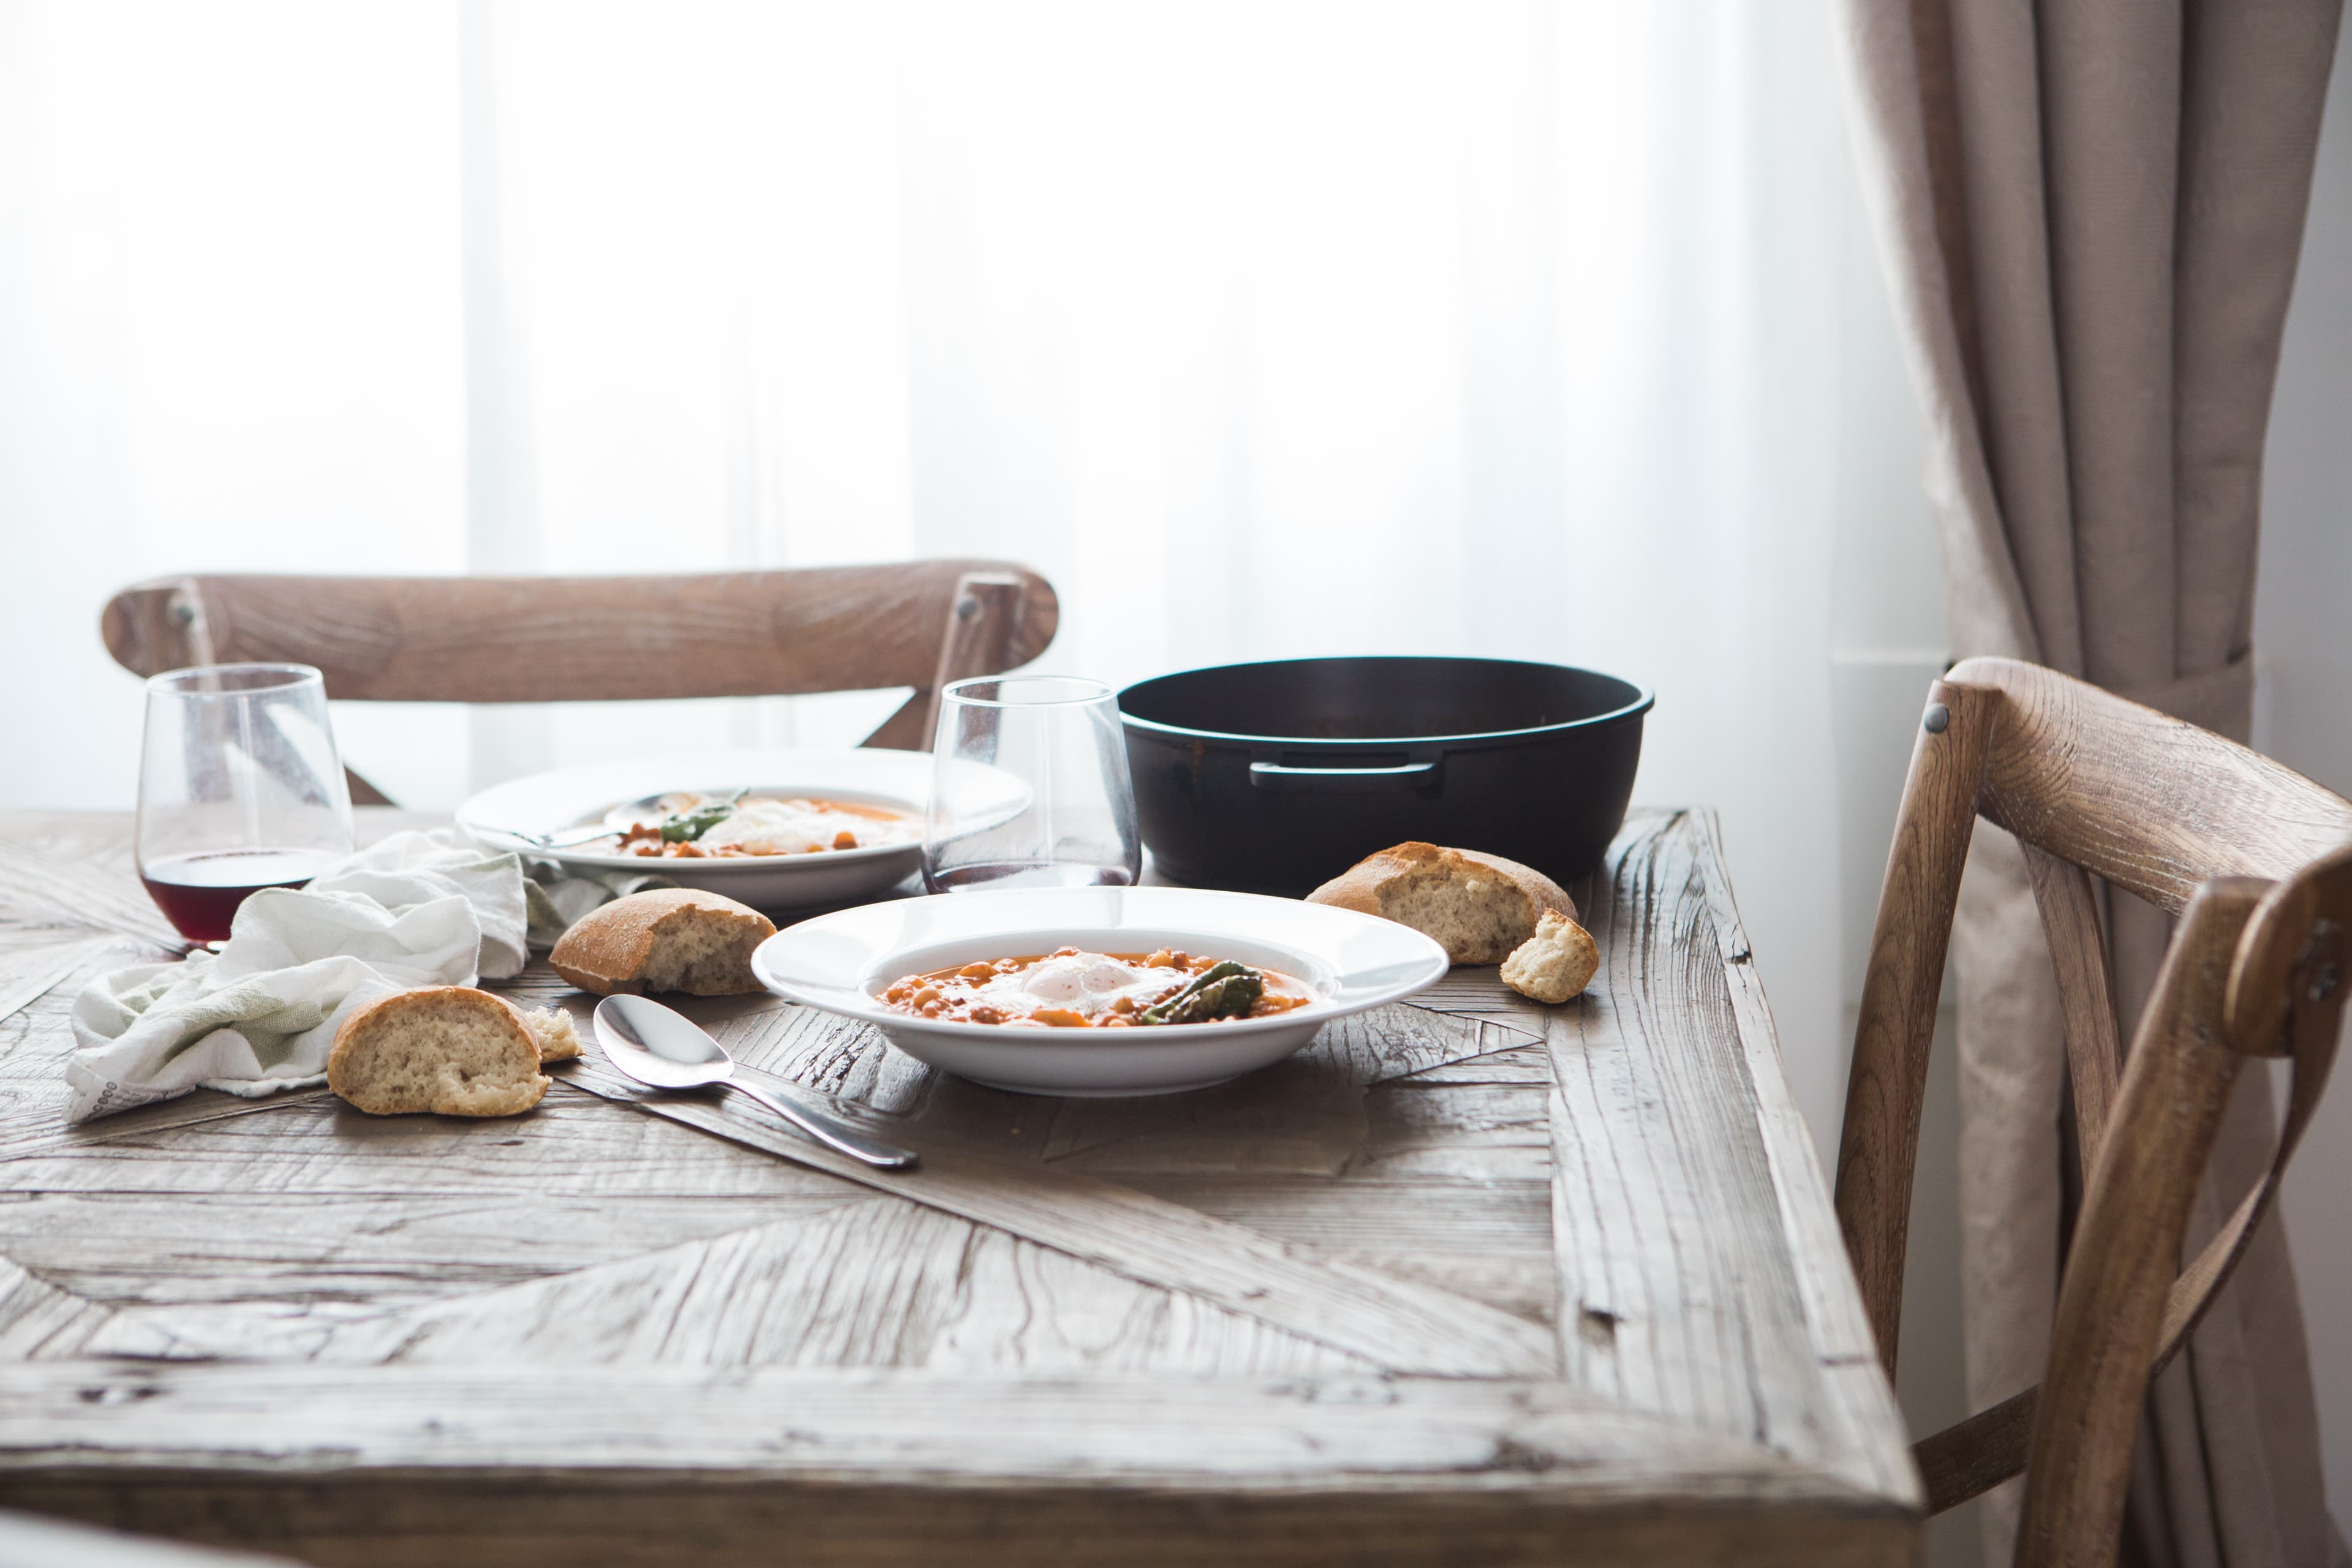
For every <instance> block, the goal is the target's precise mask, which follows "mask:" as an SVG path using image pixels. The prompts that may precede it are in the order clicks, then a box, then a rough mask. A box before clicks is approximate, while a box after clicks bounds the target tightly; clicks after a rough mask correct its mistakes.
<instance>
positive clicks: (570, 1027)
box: [515, 1007, 580, 1062]
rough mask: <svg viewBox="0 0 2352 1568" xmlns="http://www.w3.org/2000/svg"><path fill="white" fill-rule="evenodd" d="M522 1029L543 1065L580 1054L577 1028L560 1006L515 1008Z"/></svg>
mask: <svg viewBox="0 0 2352 1568" xmlns="http://www.w3.org/2000/svg"><path fill="white" fill-rule="evenodd" d="M515 1011H516V1012H518V1013H520V1014H521V1015H522V1026H523V1027H524V1028H526V1029H529V1030H530V1037H531V1040H532V1042H533V1043H534V1044H536V1045H537V1046H538V1047H539V1059H540V1060H541V1061H543V1062H567V1061H570V1060H571V1059H572V1058H573V1057H576V1056H578V1055H579V1054H580V1029H579V1026H577V1025H575V1024H573V1023H572V1015H571V1014H569V1013H567V1012H565V1011H564V1010H563V1009H562V1008H561V1007H518V1008H516V1009H515Z"/></svg>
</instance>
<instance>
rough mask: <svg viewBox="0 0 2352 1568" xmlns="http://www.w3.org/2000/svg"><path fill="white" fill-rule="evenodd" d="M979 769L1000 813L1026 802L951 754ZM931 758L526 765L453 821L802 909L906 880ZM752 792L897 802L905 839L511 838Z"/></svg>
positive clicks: (716, 756) (490, 836) (548, 855)
mask: <svg viewBox="0 0 2352 1568" xmlns="http://www.w3.org/2000/svg"><path fill="white" fill-rule="evenodd" d="M957 765H958V766H960V767H969V768H971V769H973V770H974V771H975V773H978V774H981V775H983V776H982V778H981V779H980V780H979V782H978V783H977V784H975V786H974V788H975V791H993V792H994V793H995V794H997V795H1002V796H1003V807H1004V810H1005V814H1006V815H1007V816H1011V815H1013V813H1015V812H1017V811H1019V810H1020V809H1021V808H1022V806H1023V805H1024V804H1025V803H1026V801H1027V792H1026V789H1025V787H1024V785H1023V784H1022V783H1021V781H1020V780H1019V779H1017V778H1014V777H1013V775H1011V774H1009V773H1000V772H999V771H998V770H996V769H994V768H987V767H983V766H982V765H981V764H979V763H959V764H957ZM930 782H931V758H930V755H929V753H928V752H894V751H887V750H883V749H881V748H878V747H870V748H863V749H860V750H856V751H814V750H793V751H743V752H680V753H677V754H674V755H669V756H648V757H638V758H632V759H631V760H629V761H626V762H615V763H592V764H591V765H589V766H587V767H580V768H564V769H562V770H561V771H559V772H556V773H534V774H532V775H531V776H530V777H529V778H520V779H514V780H511V781H510V782H509V783H506V784H499V785H497V786H496V787H494V788H491V789H486V790H484V791H483V792H482V793H481V794H479V795H476V796H474V797H473V798H472V799H471V800H468V801H467V802H466V804H465V805H461V806H459V807H458V808H457V826H459V827H460V828H461V829H463V830H464V831H465V832H466V833H467V835H469V836H470V837H473V838H474V839H476V840H477V841H478V842H480V843H482V844H486V845H488V846H489V847H492V848H495V849H514V850H519V851H520V852H522V853H523V854H526V855H530V856H534V857H537V858H542V859H549V860H554V861H557V862H560V863H561V864H562V865H563V866H565V867H567V868H571V869H572V870H575V871H577V872H580V873H582V874H583V875H590V874H593V873H596V872H602V871H637V872H651V873H654V874H656V875H658V876H662V877H666V878H667V879H670V880H671V881H673V882H676V883H677V884H678V885H679V886H680V887H686V888H702V889H708V890H709V891H710V892H714V893H724V894H726V895H727V896H728V897H729V898H730V899H735V900H739V901H740V902H743V903H746V904H749V905H751V907H752V908H753V909H757V910H791V909H807V908H810V907H812V906H815V905H821V904H839V903H846V902H849V901H851V900H856V899H864V898H870V897H872V896H874V895H875V894H877V893H880V892H882V891H884V890H885V889H889V888H892V887H895V886H897V885H898V883H900V882H902V881H904V880H906V879H907V878H908V875H909V874H911V873H912V872H913V871H914V870H915V869H916V868H918V867H919V865H920V864H921V863H922V857H923V846H922V833H923V806H924V802H925V801H926V800H927V799H928V798H929V793H930ZM747 787H748V788H749V789H751V792H752V793H753V794H755V795H821V796H825V797H828V798H830V799H834V800H841V801H851V802H855V803H856V804H858V805H887V806H896V807H898V808H899V809H901V810H904V811H906V812H907V813H908V816H909V818H910V820H909V822H908V828H909V830H910V831H911V832H912V833H913V835H914V837H912V838H911V839H909V840H908V842H906V843H904V844H880V845H876V846H873V847H869V848H863V849H821V850H818V851H816V852H815V853H814V854H809V855H745V856H737V857H727V858H710V859H707V860H703V859H689V860H673V859H660V858H654V857H651V856H641V855H599V854H593V853H589V852H585V851H583V850H578V849H543V848H541V847H539V846H537V845H535V844H533V843H531V842H530V840H529V839H527V838H524V837H519V835H522V834H530V833H559V832H562V830H564V829H566V828H571V827H584V826H588V825H589V824H591V823H593V822H596V821H599V820H601V819H602V818H603V817H604V816H605V814H606V813H607V812H609V811H611V810H613V809H614V807H617V806H621V805H625V804H631V803H635V802H636V801H639V800H643V799H646V798H647V797H649V796H653V795H665V794H667V793H668V792H669V791H671V790H704V791H727V790H736V789H743V788H747Z"/></svg>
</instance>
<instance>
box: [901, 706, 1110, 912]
mask: <svg viewBox="0 0 2352 1568" xmlns="http://www.w3.org/2000/svg"><path fill="white" fill-rule="evenodd" d="M1142 871H1143V841H1142V839H1141V838H1139V837H1137V834H1136V830H1135V786H1134V784H1132V783H1131V782H1130V781H1129V778H1128V773H1127V742H1126V741H1125V739H1124V738H1123V737H1122V736H1121V735H1120V733H1119V726H1118V698H1117V697H1116V696H1114V695H1113V694H1112V692H1111V689H1110V688H1109V687H1108V686H1105V685H1103V684H1102V683H1101V682H1100V681H1097V680H1080V679H1075V678H1073V677H1070V676H1061V675H1008V676H992V677H989V678H987V679H981V680H959V681H956V682H954V683H953V684H951V685H950V686H946V687H943V688H942V689H940V719H939V730H938V735H937V738H936V740H935V741H934V742H933V743H932V746H931V800H930V808H929V813H928V815H927V816H926V819H925V822H924V826H923V884H924V886H926V887H928V888H929V889H930V890H931V891H932V892H935V893H951V892H962V891H966V890H968V889H976V888H1095V887H1126V886H1129V885H1132V884H1133V883H1134V881H1135V879H1137V878H1138V877H1139V876H1140V875H1141V874H1142Z"/></svg>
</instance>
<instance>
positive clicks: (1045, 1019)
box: [881, 947, 1315, 1029]
mask: <svg viewBox="0 0 2352 1568" xmlns="http://www.w3.org/2000/svg"><path fill="white" fill-rule="evenodd" d="M881 1000H882V1002H883V1004H884V1005H886V1006H887V1007H889V1008H890V1009H891V1010H892V1011H894V1012H899V1013H909V1014H912V1015H914V1016H917V1017H920V1018H933V1019H937V1020H939V1021H940V1022H942V1023H961V1024H1001V1025H1003V1026H1007V1027H1012V1028H1061V1029H1122V1028H1148V1027H1150V1026H1156V1025H1162V1024H1206V1023H1215V1022H1220V1021H1224V1020H1230V1019H1236V1018H1265V1017H1271V1016H1274V1015H1276V1014H1277V1013H1287V1012H1289V1011H1290V1010H1292V1009H1293V1008H1296V1007H1303V1006H1305V1005H1307V1004H1308V1003H1309V1002H1312V1001H1314V1000H1315V993H1314V992H1312V991H1311V990H1309V989H1308V988H1307V983H1306V982H1305V981H1302V980H1300V979H1298V978H1297V977H1296V976H1294V975H1289V974H1285V973H1282V972H1281V971H1279V970H1275V969H1258V968H1253V967H1251V966H1250V965H1248V964H1244V963H1235V962H1234V961H1233V960H1232V959H1217V958H1210V957H1206V956H1203V955H1200V954H1196V953H1190V952H1180V951H1177V950H1175V949H1172V948H1165V947H1163V948H1160V950H1158V951H1157V952H1148V953H1147V952H1083V951H1081V950H1079V949H1077V948H1075V947H1065V948H1059V949H1056V950H1055V952H1050V953H1045V954H1042V955H1033V956H1028V957H1020V958H998V959H990V960H984V961H982V962H979V963H966V964H961V965H958V966H954V967H950V968H947V969H935V970H931V971H929V973H922V974H909V975H908V976H906V977H905V978H904V979H901V980H898V981H896V982H894V983H892V984H890V985H889V986H888V987H887V988H886V989H885V990H884V991H883V993H882V996H881Z"/></svg>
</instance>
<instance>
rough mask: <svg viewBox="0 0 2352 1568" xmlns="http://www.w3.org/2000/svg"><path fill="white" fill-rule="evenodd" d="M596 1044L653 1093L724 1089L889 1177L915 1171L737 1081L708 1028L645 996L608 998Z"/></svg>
mask: <svg viewBox="0 0 2352 1568" xmlns="http://www.w3.org/2000/svg"><path fill="white" fill-rule="evenodd" d="M596 1043H597V1044H598V1045H600V1046H602V1047H604V1057H605V1059H606V1060H608V1061H610V1062H611V1063H612V1064H613V1065H614V1067H616V1068H620V1069H621V1071H623V1072H625V1073H626V1074H627V1075H628V1076H629V1077H631V1078H633V1079H636V1080H637V1081H638V1082H639V1083H642V1084H645V1085H646V1086H647V1087H648V1088H651V1089H700V1088H702V1087H703V1086H705V1085H707V1084H714V1083H717V1084H724V1085H726V1086H727V1087H728V1088H729V1089H736V1090H739V1091H740V1092H741V1093H744V1094H748V1095H750V1096H751V1098H752V1099H753V1100H758V1101H759V1102H760V1103H761V1104H762V1105H764V1106H766V1107H767V1108H768V1109H769V1110H772V1111H774V1112H775V1113H776V1114H777V1115H779V1116H781V1117H782V1118H783V1119H784V1120H785V1121H789V1122H791V1123H792V1124H793V1126H795V1127H797V1128H799V1129H800V1130H801V1131H803V1132H805V1133H807V1134H808V1135H809V1136H810V1137H812V1138H814V1139H815V1140H816V1141H817V1142H820V1143H823V1144H826V1145H828V1146H829V1147H832V1148H835V1149H838V1150H840V1151H841V1152H843V1153H845V1154H847V1155H849V1156H851V1157H852V1158H853V1159H858V1160H863V1161H865V1162H866V1163H867V1164H869V1165H879V1166H880V1167H881V1168H882V1169H884V1170H886V1171H905V1170H911V1169H913V1167H914V1164H915V1152H914V1151H913V1150H911V1149H901V1148H899V1147H898V1145H896V1144H894V1143H885V1142H882V1141H881V1140H879V1139H877V1138H868V1137H867V1136H866V1134H864V1133H863V1132H860V1131H857V1130H856V1129H855V1128H852V1127H845V1126H843V1125H842V1124H841V1123H840V1122H838V1121H834V1120H833V1119H832V1118H831V1117H829V1116H821V1115H819V1114H818V1113H817V1112H815V1111H814V1110H803V1109H802V1108H801V1107H799V1106H797V1105H794V1104H793V1103H791V1102H790V1101H789V1100H779V1099H777V1098H776V1097H775V1096H774V1095H772V1094H770V1093H768V1092H767V1091H766V1090H765V1089H760V1088H758V1087H757V1086H755V1085H752V1084H748V1083H745V1082H743V1081H742V1080H741V1079H738V1078H736V1077H735V1076H734V1073H735V1061H734V1058H731V1057H730V1056H729V1055H728V1054H727V1051H726V1048H725V1047H722V1046H720V1045H719V1042H718V1041H717V1040H714V1039H712V1038H711V1037H710V1036H709V1033H708V1032H707V1031H706V1030H704V1028H703V1027H702V1026H700V1025H699V1024H697V1023H696V1022H695V1021H694V1020H693V1019H691V1018H689V1017H688V1016H686V1015H685V1014H683V1013H680V1012H678V1011H677V1010H676V1009H675V1008H671V1007H665V1006H663V1005H661V1004H660V1003H658V1002H656V1001H654V1000H652V999H651V998H649V997H645V996H628V995H620V996H607V997H605V998H604V1000H603V1001H602V1002H599V1003H597V1004H596Z"/></svg>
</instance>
